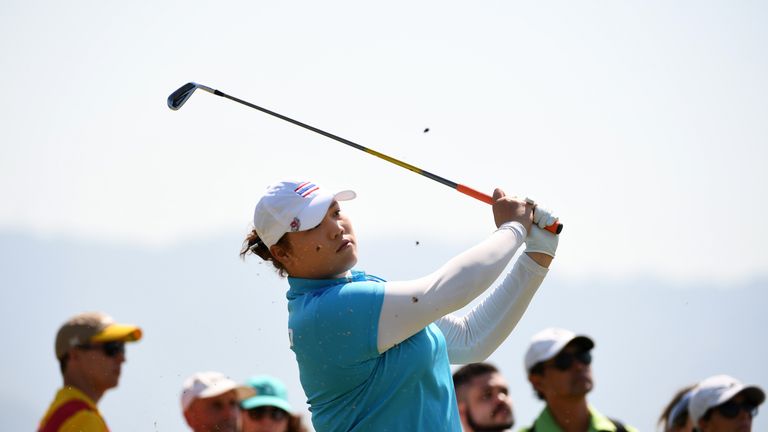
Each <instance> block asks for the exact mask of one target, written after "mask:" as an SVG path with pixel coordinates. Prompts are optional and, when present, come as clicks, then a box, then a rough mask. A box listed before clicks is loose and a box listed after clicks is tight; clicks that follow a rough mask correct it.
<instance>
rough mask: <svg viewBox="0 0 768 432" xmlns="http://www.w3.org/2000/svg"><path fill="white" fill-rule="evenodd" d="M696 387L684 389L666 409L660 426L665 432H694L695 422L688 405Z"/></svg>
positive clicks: (662, 414)
mask: <svg viewBox="0 0 768 432" xmlns="http://www.w3.org/2000/svg"><path fill="white" fill-rule="evenodd" d="M694 387H695V385H689V386H686V387H683V388H682V389H680V390H678V391H677V393H675V396H674V397H673V398H672V400H671V401H669V403H668V404H667V406H666V407H664V411H662V413H661V417H659V426H660V427H661V430H662V431H664V432H693V422H692V421H691V416H690V415H688V403H689V402H690V401H691V393H693V388H694Z"/></svg>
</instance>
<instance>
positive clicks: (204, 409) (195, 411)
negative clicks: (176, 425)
mask: <svg viewBox="0 0 768 432" xmlns="http://www.w3.org/2000/svg"><path fill="white" fill-rule="evenodd" d="M251 396H253V390H252V389H250V388H249V387H246V386H241V385H238V384H237V383H236V382H235V381H233V380H231V379H229V378H227V377H226V376H225V375H224V374H222V373H221V372H213V371H210V372H197V373H195V374H192V376H190V377H189V378H187V379H186V380H184V387H183V389H182V391H181V410H182V412H183V413H184V419H185V420H186V421H187V424H188V425H189V427H190V428H192V430H193V431H194V432H214V431H216V432H240V409H239V407H238V405H239V403H240V401H241V400H242V399H245V398H247V397H251Z"/></svg>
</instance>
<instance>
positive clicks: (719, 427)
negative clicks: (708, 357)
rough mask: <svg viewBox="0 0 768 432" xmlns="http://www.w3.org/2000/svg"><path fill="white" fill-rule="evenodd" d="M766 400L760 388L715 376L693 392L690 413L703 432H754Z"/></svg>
mask: <svg viewBox="0 0 768 432" xmlns="http://www.w3.org/2000/svg"><path fill="white" fill-rule="evenodd" d="M764 401H765V393H764V392H763V390H762V389H760V387H757V386H746V385H744V384H743V383H742V382H741V381H739V380H737V379H736V378H733V377H731V376H728V375H715V376H712V377H709V378H707V379H705V380H704V381H702V382H700V383H699V384H698V385H697V386H696V387H695V388H694V389H693V392H692V393H691V400H690V402H689V404H688V412H689V414H690V416H691V420H693V424H694V425H695V426H696V428H697V430H698V431H700V432H750V431H751V430H752V418H754V417H755V416H756V415H757V407H759V406H760V404H762V403H763V402H764Z"/></svg>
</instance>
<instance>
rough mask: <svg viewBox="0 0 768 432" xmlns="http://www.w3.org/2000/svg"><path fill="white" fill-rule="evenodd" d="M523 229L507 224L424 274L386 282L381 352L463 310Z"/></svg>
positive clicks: (516, 245) (508, 256)
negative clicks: (420, 276) (428, 273)
mask: <svg viewBox="0 0 768 432" xmlns="http://www.w3.org/2000/svg"><path fill="white" fill-rule="evenodd" d="M526 234H527V233H526V230H525V227H523V225H522V224H520V223H517V222H508V223H505V224H503V225H502V226H501V228H500V229H498V230H497V231H496V232H494V233H493V234H492V235H491V236H490V237H488V238H487V239H485V240H483V241H482V242H481V243H480V244H478V245H476V246H474V247H472V248H471V249H469V250H467V251H465V252H463V253H461V254H459V255H458V256H456V257H454V258H452V259H451V260H450V261H448V262H447V263H446V264H445V265H443V266H442V267H441V268H440V269H438V270H437V271H435V272H434V273H432V274H430V275H428V276H425V277H422V278H420V279H416V280H411V281H394V282H386V283H385V284H384V301H383V304H382V306H381V315H380V316H379V330H378V340H377V346H378V349H379V352H380V353H383V352H384V351H386V350H388V349H389V348H391V347H392V346H394V345H395V344H398V343H400V342H402V341H404V340H405V339H408V338H409V337H411V336H413V335H414V334H416V333H417V332H419V331H420V330H421V329H423V328H424V327H426V326H427V325H428V324H429V323H431V322H434V321H435V320H437V319H438V318H441V317H443V316H445V315H446V314H449V313H451V312H453V311H456V310H458V309H461V308H462V307H464V306H466V305H467V304H469V302H471V301H472V300H474V299H475V298H476V297H477V296H479V295H480V294H481V293H482V292H483V291H485V290H486V289H488V287H489V286H490V285H491V284H492V283H493V281H495V280H496V279H497V278H498V277H499V275H500V274H501V272H502V271H503V270H504V268H505V267H506V266H507V264H508V263H509V260H511V259H512V257H513V256H514V255H515V252H516V251H517V249H518V248H519V247H520V246H521V245H522V244H523V241H524V240H525V237H526Z"/></svg>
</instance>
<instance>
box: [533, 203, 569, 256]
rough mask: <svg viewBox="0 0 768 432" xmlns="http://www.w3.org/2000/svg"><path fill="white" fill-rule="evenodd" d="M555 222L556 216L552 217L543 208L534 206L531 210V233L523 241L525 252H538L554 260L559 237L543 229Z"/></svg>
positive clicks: (549, 212) (550, 213)
mask: <svg viewBox="0 0 768 432" xmlns="http://www.w3.org/2000/svg"><path fill="white" fill-rule="evenodd" d="M555 222H557V216H553V215H552V212H551V211H549V210H547V209H545V208H542V207H539V206H536V208H535V209H534V210H533V225H531V232H530V233H528V238H526V239H525V251H526V252H539V253H543V254H547V255H549V256H551V257H552V258H554V257H555V251H556V250H557V243H558V241H559V239H560V236H558V235H555V234H552V233H551V232H549V231H546V230H544V228H545V227H548V226H550V225H552V224H554V223H555Z"/></svg>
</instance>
